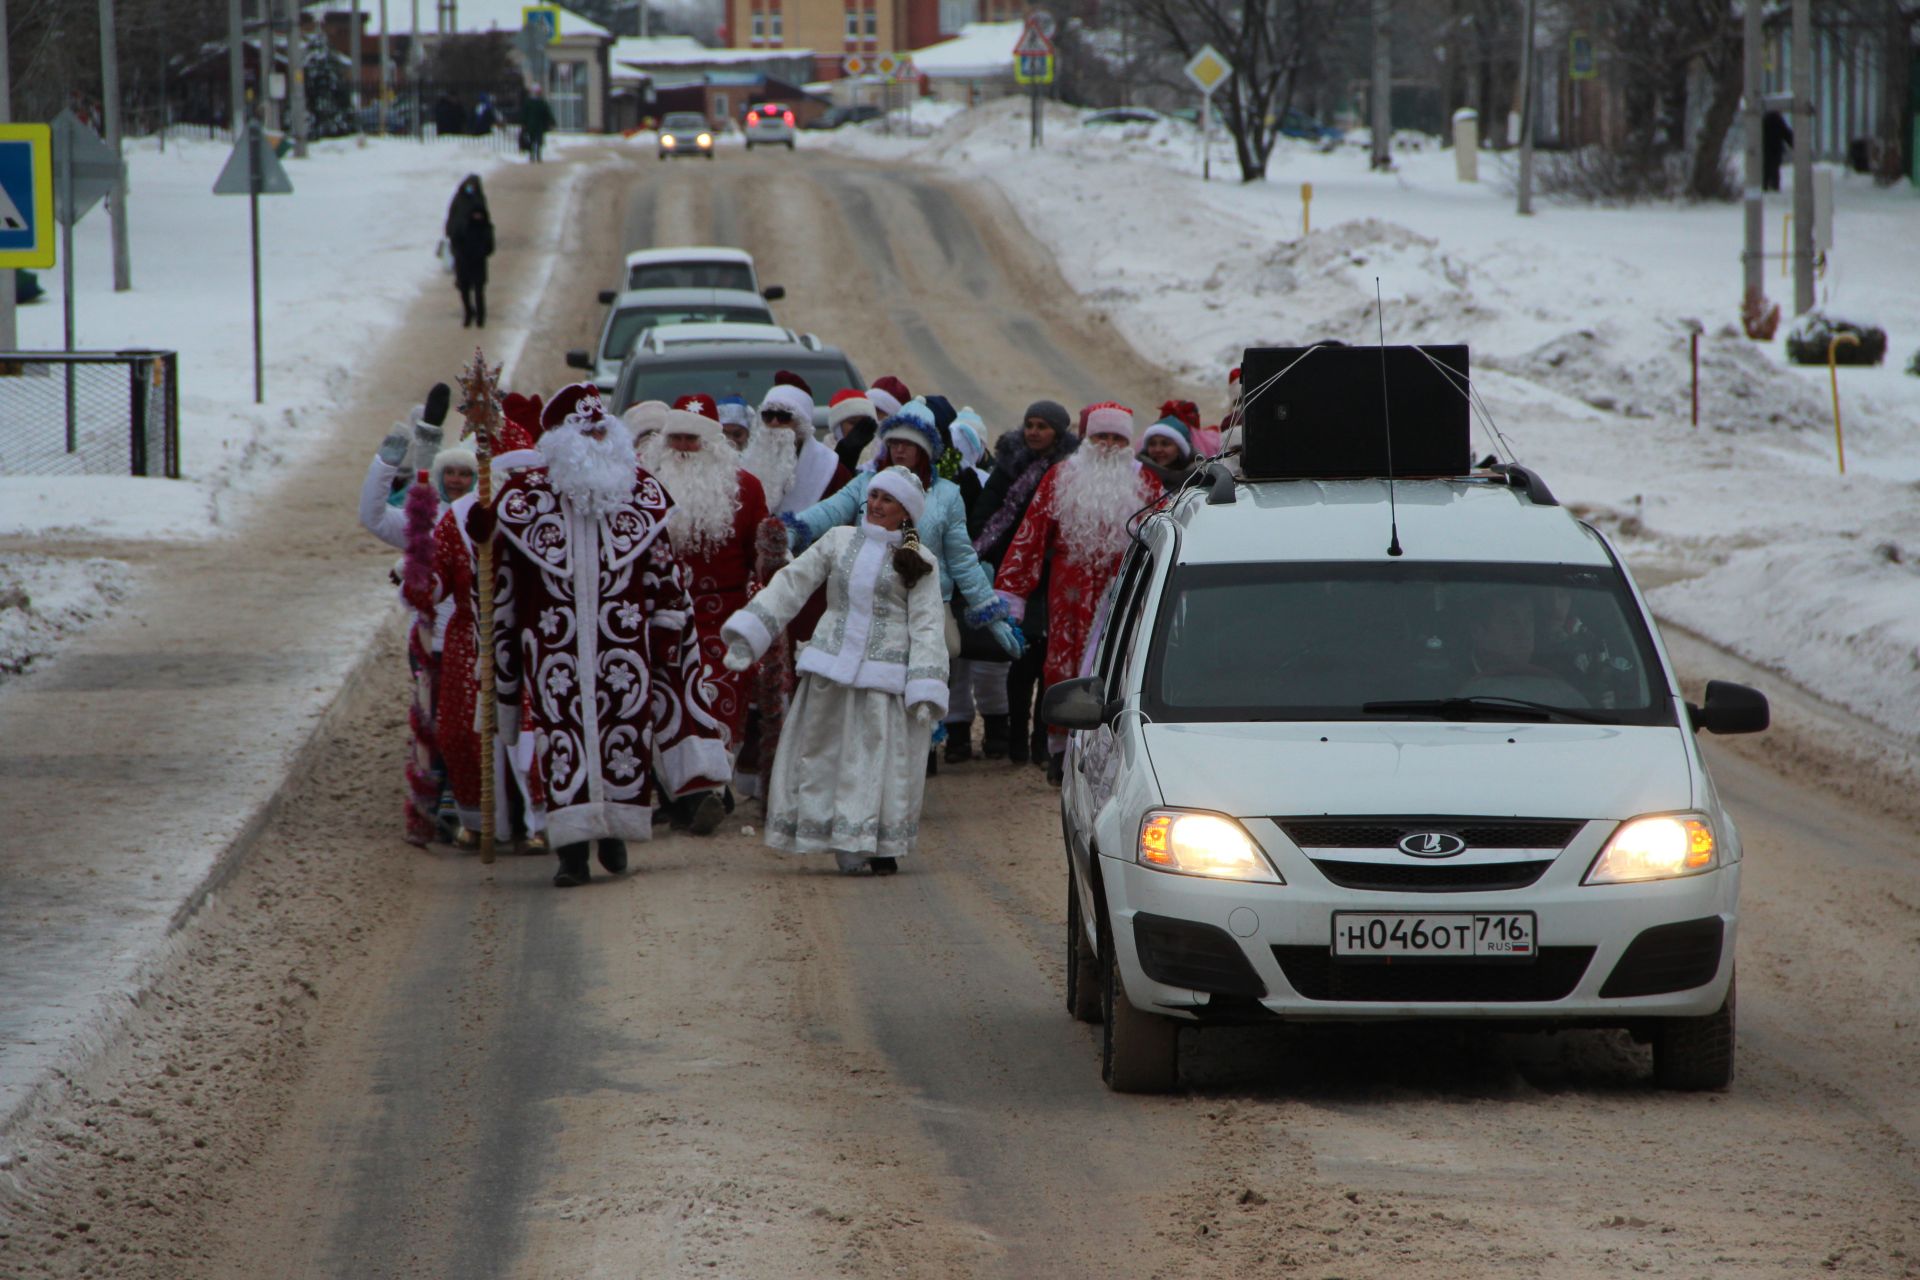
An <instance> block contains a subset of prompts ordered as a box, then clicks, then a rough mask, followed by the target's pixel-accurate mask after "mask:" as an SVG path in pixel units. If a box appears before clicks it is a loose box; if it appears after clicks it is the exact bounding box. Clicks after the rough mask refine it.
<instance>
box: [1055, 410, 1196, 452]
mask: <svg viewBox="0 0 1920 1280" xmlns="http://www.w3.org/2000/svg"><path fill="white" fill-rule="evenodd" d="M1085 419H1086V429H1085V430H1084V431H1082V432H1081V434H1082V435H1084V436H1086V437H1087V439H1089V440H1091V439H1093V437H1095V436H1119V437H1121V438H1122V439H1124V440H1125V441H1126V442H1127V443H1128V444H1132V443H1133V429H1134V424H1133V410H1131V409H1129V408H1127V406H1125V405H1123V404H1115V403H1114V402H1113V401H1111V400H1105V401H1102V402H1101V403H1099V404H1090V405H1088V406H1087V407H1086V410H1085ZM1188 443H1189V444H1191V443H1192V442H1191V440H1189V442H1188Z"/></svg>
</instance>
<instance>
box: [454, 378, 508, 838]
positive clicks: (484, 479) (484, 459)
mask: <svg viewBox="0 0 1920 1280" xmlns="http://www.w3.org/2000/svg"><path fill="white" fill-rule="evenodd" d="M459 381H460V390H461V392H462V394H463V395H464V396H465V397H466V398H465V399H464V400H463V401H462V402H461V404H460V412H461V413H462V414H464V415H465V416H466V419H467V431H468V432H469V433H470V434H471V435H472V436H473V446H474V447H473V452H474V456H475V458H477V459H478V460H479V464H480V465H479V467H478V474H477V475H476V476H475V480H476V482H477V493H478V496H477V498H476V499H475V501H477V502H478V503H479V504H480V508H481V509H482V510H484V511H488V512H491V511H492V510H493V435H494V432H495V431H497V430H498V429H499V427H500V417H501V415H500V366H499V365H497V364H496V365H489V364H488V363H487V357H486V353H485V352H483V351H481V350H480V348H478V347H475V348H474V350H473V363H471V364H469V365H468V366H467V367H466V368H465V369H463V370H462V371H461V373H460V379H459ZM474 551H475V552H476V554H477V556H478V559H479V571H478V574H477V577H476V579H475V582H476V585H477V587H478V590H477V592H476V594H477V595H478V596H479V599H478V601H477V608H476V610H475V615H474V622H475V631H476V632H477V633H478V634H477V635H476V637H475V638H476V639H477V640H478V641H479V643H478V645H477V646H476V647H477V648H478V650H479V655H480V672H479V675H480V861H481V862H482V863H483V864H488V865H491V864H492V862H493V842H494V835H495V832H494V829H493V781H494V779H493V772H494V741H493V740H494V736H495V735H496V734H497V733H498V732H499V717H498V712H497V710H496V708H495V707H494V705H493V590H494V585H493V539H492V538H491V537H489V538H487V539H485V540H484V541H482V542H480V543H478V544H477V545H476V546H475V547H474Z"/></svg>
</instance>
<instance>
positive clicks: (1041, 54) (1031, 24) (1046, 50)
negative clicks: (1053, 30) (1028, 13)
mask: <svg viewBox="0 0 1920 1280" xmlns="http://www.w3.org/2000/svg"><path fill="white" fill-rule="evenodd" d="M1052 55H1053V41H1051V40H1049V39H1047V33H1046V32H1044V31H1042V30H1041V29H1040V24H1039V23H1038V22H1036V21H1034V20H1033V19H1031V18H1029V19H1027V25H1026V27H1025V28H1024V29H1022V30H1021V32H1020V39H1019V40H1018V41H1017V42H1016V43H1015V44H1014V46H1013V56H1014V57H1016V58H1047V57H1051V56H1052Z"/></svg>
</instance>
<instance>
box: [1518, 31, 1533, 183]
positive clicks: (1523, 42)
mask: <svg viewBox="0 0 1920 1280" xmlns="http://www.w3.org/2000/svg"><path fill="white" fill-rule="evenodd" d="M1536 4H1537V0H1527V20H1526V21H1525V22H1524V23H1522V24H1521V36H1520V183H1519V187H1520V203H1519V205H1518V212H1520V213H1522V214H1525V215H1527V216H1529V217H1531V216H1532V214H1533V19H1534V8H1535V5H1536Z"/></svg>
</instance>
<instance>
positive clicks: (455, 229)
mask: <svg viewBox="0 0 1920 1280" xmlns="http://www.w3.org/2000/svg"><path fill="white" fill-rule="evenodd" d="M447 247H448V249H449V250H451V251H452V253H453V285H454V288H456V289H458V290H459V291H460V308H461V312H462V317H461V321H460V327H461V328H463V329H465V328H471V327H472V326H474V325H478V326H479V327H480V328H482V329H484V328H486V327H487V259H488V258H490V257H492V256H493V215H492V213H490V212H489V211H488V209H487V193H486V191H485V189H484V188H482V187H481V185H480V175H479V174H477V173H470V174H468V175H467V178H466V181H464V182H462V183H461V184H460V188H459V190H457V191H455V192H454V193H453V203H452V204H451V205H450V206H449V207H448V209H447Z"/></svg>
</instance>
